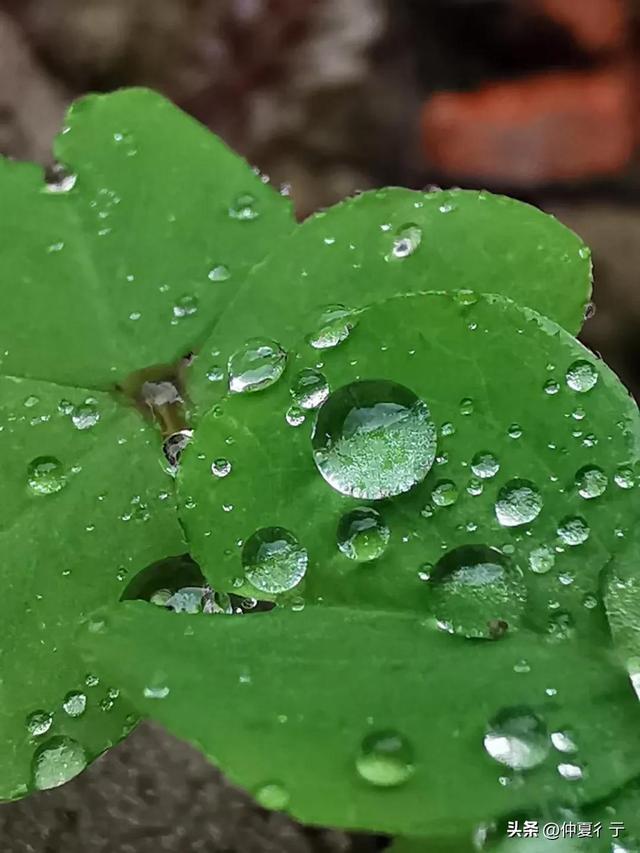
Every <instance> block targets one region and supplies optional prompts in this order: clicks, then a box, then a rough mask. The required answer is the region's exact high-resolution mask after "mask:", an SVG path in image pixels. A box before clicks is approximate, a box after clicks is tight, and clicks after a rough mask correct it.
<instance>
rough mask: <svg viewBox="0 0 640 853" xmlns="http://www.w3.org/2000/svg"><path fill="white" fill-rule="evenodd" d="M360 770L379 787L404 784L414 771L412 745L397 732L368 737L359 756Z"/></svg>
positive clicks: (363, 775) (385, 732)
mask: <svg viewBox="0 0 640 853" xmlns="http://www.w3.org/2000/svg"><path fill="white" fill-rule="evenodd" d="M356 769H357V771H358V773H359V775H360V776H361V777H362V779H364V780H365V782H368V783H369V784H371V785H375V786H376V787H379V788H394V787H396V786H398V785H402V784H403V783H404V782H406V781H407V780H408V779H409V778H410V777H411V776H412V775H413V772H414V764H413V749H412V748H411V744H410V743H409V742H408V740H407V739H406V738H404V737H403V736H402V735H401V734H399V733H398V732H395V731H383V732H375V733H373V734H370V735H367V737H365V739H364V740H363V741H362V744H361V746H360V751H359V753H358V755H357V757H356Z"/></svg>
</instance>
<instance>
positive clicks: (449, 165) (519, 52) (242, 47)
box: [0, 0, 640, 853]
mask: <svg viewBox="0 0 640 853" xmlns="http://www.w3.org/2000/svg"><path fill="white" fill-rule="evenodd" d="M639 74H640V0H0V153H3V154H5V155H8V156H11V157H15V158H19V159H30V160H36V161H39V162H41V163H42V164H43V165H45V166H50V165H52V164H51V154H50V152H51V141H52V138H53V136H54V135H55V133H56V132H57V131H58V129H59V128H60V126H61V124H62V119H63V114H64V110H65V108H66V106H67V105H68V103H69V102H70V101H71V100H72V99H73V98H74V97H76V96H78V95H79V94H82V93H84V92H87V91H90V90H93V91H95V90H98V91H108V90H111V89H114V88H117V87H120V86H130V85H147V86H151V87H153V88H156V89H158V90H159V91H161V92H163V93H165V94H166V95H167V96H168V97H170V98H171V99H173V100H174V101H175V102H176V103H177V104H178V105H180V106H181V107H183V108H184V109H185V110H187V111H188V112H190V113H192V114H193V115H194V116H196V117H197V118H198V119H199V120H200V121H202V122H204V123H205V124H206V125H208V126H209V127H210V128H211V129H212V130H214V131H215V132H217V133H219V134H220V135H221V136H222V137H223V138H224V139H225V140H226V141H227V142H228V143H229V145H231V146H232V147H233V148H235V149H236V150H237V151H239V152H241V153H242V154H244V155H245V156H246V157H247V159H249V160H250V162H251V163H252V164H254V165H256V166H258V167H259V168H260V169H261V170H262V171H263V172H264V173H266V174H267V175H269V176H270V177H271V180H272V181H273V182H274V184H276V185H280V184H286V185H288V186H289V187H290V191H291V195H292V197H293V199H294V202H295V205H296V209H297V212H298V215H299V216H300V217H304V216H306V215H308V214H309V213H311V212H313V211H314V210H316V209H318V208H319V207H323V206H326V205H329V204H332V203H333V202H335V201H337V200H339V199H341V198H343V197H344V196H345V195H348V194H350V193H353V192H355V191H357V190H364V189H367V188H369V187H376V186H380V185H385V184H401V185H405V186H410V187H413V188H423V187H427V186H433V185H436V186H441V187H451V186H462V187H476V188H479V187H484V188H487V189H490V190H498V191H502V192H506V193H508V194H510V195H514V196H516V197H519V198H522V199H524V200H526V201H530V202H532V203H533V204H536V205H538V206H539V207H541V208H543V209H544V210H547V211H549V212H551V213H554V214H556V215H557V216H558V217H559V218H560V219H561V220H562V221H563V222H564V223H565V224H567V225H569V226H570V227H572V228H573V229H574V230H576V231H577V232H578V233H580V234H581V236H582V237H583V238H584V239H585V240H586V241H587V242H588V243H589V244H590V245H591V247H592V248H593V250H594V262H595V274H596V288H595V305H596V312H595V314H594V315H593V316H592V317H590V319H589V320H588V322H587V324H586V327H585V332H584V340H585V342H586V343H587V344H588V345H589V346H590V347H592V348H593V349H594V350H596V351H597V352H600V353H602V355H603V356H604V358H605V359H606V360H607V361H608V362H609V364H610V365H611V366H612V367H613V368H614V369H615V370H616V371H617V372H618V373H619V374H620V375H621V376H622V378H623V379H624V381H625V382H626V384H627V385H628V387H629V388H630V389H631V390H632V391H633V392H634V393H636V394H637V393H638V391H640V157H639V152H640V87H639V86H638V79H639ZM0 203H1V199H0ZM384 843H385V842H384V841H383V840H381V839H375V838H367V837H355V836H347V835H345V834H342V833H335V832H330V831H327V832H323V831H319V830H313V831H312V830H306V829H304V828H302V827H298V826H296V825H295V824H294V823H292V822H291V821H289V820H287V819H286V818H284V817H281V816H277V815H275V816H274V815H269V814H267V813H266V812H264V811H262V810H261V809H259V808H257V807H256V806H254V805H253V804H252V803H251V802H250V800H249V799H248V798H247V797H246V796H244V795H243V794H241V793H239V792H237V791H235V790H233V789H232V788H231V787H229V786H228V785H226V784H225V783H224V782H223V781H222V780H221V779H220V778H219V776H218V774H217V773H216V771H215V770H213V769H212V768H210V767H209V766H208V765H207V764H206V763H205V762H204V761H203V760H202V759H201V758H200V757H199V756H197V755H196V754H195V753H193V752H192V751H191V750H189V749H188V748H187V747H185V746H183V745H182V744H178V743H177V742H176V741H173V740H172V739H170V738H169V737H168V736H166V735H164V734H163V733H161V732H158V731H157V730H155V729H153V728H152V727H150V726H143V727H141V728H140V729H139V730H138V731H137V732H136V733H135V734H134V735H133V736H132V737H131V738H130V739H129V741H128V742H127V743H125V744H123V745H121V746H120V747H119V748H118V749H116V750H114V751H113V752H112V753H110V754H109V755H107V756H105V757H104V758H103V759H101V760H100V761H98V762H97V763H96V765H94V766H93V767H92V768H91V769H90V770H89V771H88V772H87V773H86V774H84V775H83V776H82V777H80V778H79V779H77V780H75V782H72V783H71V784H70V785H68V786H66V787H65V788H63V789H59V790H54V791H50V792H46V793H42V794H39V795H37V796H35V797H33V798H32V799H30V800H29V801H27V802H24V803H17V804H13V805H5V806H0V850H1V851H2V853H58V852H59V851H60V853H62V851H64V853H76V851H77V853H80V851H82V853H92V851H96V853H97V851H101V853H102V851H104V853H152V851H153V853H159V852H160V851H170V852H171V853H191V851H203V853H209V851H211V853H253V851H256V853H257V851H269V853H271V851H273V853H316V851H317V853H330V851H336V853H337V851H342V853H347V851H350V853H355V851H362V852H363V853H364V851H373V850H377V849H382V847H383V846H384Z"/></svg>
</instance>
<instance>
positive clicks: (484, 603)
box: [428, 545, 526, 639]
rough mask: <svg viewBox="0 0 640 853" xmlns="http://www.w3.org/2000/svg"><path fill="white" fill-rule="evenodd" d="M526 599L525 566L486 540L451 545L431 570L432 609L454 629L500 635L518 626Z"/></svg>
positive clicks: (446, 627)
mask: <svg viewBox="0 0 640 853" xmlns="http://www.w3.org/2000/svg"><path fill="white" fill-rule="evenodd" d="M525 600H526V589H525V586H524V583H523V579H522V574H521V572H520V570H519V569H518V568H517V567H515V566H514V565H513V564H512V563H511V561H510V560H509V559H508V558H507V557H505V556H504V554H501V553H500V552H499V551H497V550H495V549H494V548H489V547H487V546H485V545H463V546H462V547H460V548H455V549H454V550H452V551H449V552H448V553H447V554H445V555H444V556H443V557H441V558H440V560H438V562H437V563H436V566H435V568H434V569H433V571H432V572H431V575H430V580H429V599H428V606H429V609H430V610H431V612H432V613H433V615H434V616H435V618H436V620H437V623H438V627H439V628H441V629H442V630H445V631H448V632H449V633H451V634H460V635H461V636H464V637H478V638H482V637H483V638H486V639H496V638H498V637H500V636H502V635H503V634H504V633H505V631H507V630H509V629H512V628H514V627H515V628H517V627H518V625H519V622H520V616H521V613H522V611H523V608H524V604H525Z"/></svg>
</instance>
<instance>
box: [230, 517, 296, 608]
mask: <svg viewBox="0 0 640 853" xmlns="http://www.w3.org/2000/svg"><path fill="white" fill-rule="evenodd" d="M308 562H309V557H308V554H307V552H306V550H305V549H304V548H303V547H302V546H301V545H300V543H299V541H298V540H297V538H296V537H295V536H294V535H293V533H291V532H290V531H288V530H285V529H284V528H282V527H266V528H263V529H261V530H258V531H256V532H255V533H254V534H252V535H251V536H250V537H249V539H247V541H246V543H245V545H244V548H243V549H242V565H243V568H244V574H245V577H246V579H247V580H248V581H249V583H250V584H252V585H253V586H254V587H255V588H256V589H258V590H260V591H261V592H266V593H270V594H271V595H275V594H277V593H281V592H287V591H288V590H290V589H293V588H294V587H295V586H297V585H298V584H299V583H300V581H301V580H302V578H303V577H304V575H305V573H306V571H307V564H308Z"/></svg>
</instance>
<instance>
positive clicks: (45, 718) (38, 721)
mask: <svg viewBox="0 0 640 853" xmlns="http://www.w3.org/2000/svg"><path fill="white" fill-rule="evenodd" d="M52 722H53V714H51V713H50V712H49V711H34V712H33V713H32V714H29V716H28V717H27V731H28V732H29V734H30V735H31V737H40V736H41V735H44V734H46V733H47V732H48V731H49V729H50V728H51V724H52Z"/></svg>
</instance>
